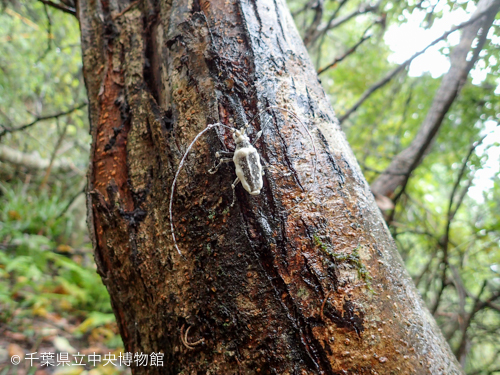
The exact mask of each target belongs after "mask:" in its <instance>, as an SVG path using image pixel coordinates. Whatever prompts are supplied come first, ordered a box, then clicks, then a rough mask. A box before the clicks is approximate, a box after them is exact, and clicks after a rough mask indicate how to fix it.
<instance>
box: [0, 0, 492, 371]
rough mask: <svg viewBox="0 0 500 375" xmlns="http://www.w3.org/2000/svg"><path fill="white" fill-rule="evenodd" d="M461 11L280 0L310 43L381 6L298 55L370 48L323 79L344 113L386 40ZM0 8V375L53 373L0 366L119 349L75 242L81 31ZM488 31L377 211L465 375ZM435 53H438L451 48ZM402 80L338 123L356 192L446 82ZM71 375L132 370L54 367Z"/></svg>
mask: <svg viewBox="0 0 500 375" xmlns="http://www.w3.org/2000/svg"><path fill="white" fill-rule="evenodd" d="M438 3H441V4H440V5H439V6H436V4H438ZM469 3H476V2H475V1H472V2H471V1H469V2H467V1H451V0H449V1H444V0H441V1H437V0H433V1H416V0H404V1H388V0H387V1H379V2H377V3H371V2H363V1H359V0H324V1H322V0H290V1H289V7H290V9H291V11H292V13H293V14H294V17H295V21H296V24H297V26H298V28H299V30H301V31H302V33H303V36H304V38H305V39H307V38H308V33H309V32H310V31H311V30H313V28H312V26H314V25H316V26H317V25H320V26H321V25H323V26H324V25H325V24H326V23H327V22H328V20H329V19H330V18H332V17H333V16H335V19H338V18H339V17H342V16H344V15H347V14H349V13H350V12H353V11H356V10H357V9H360V6H362V5H377V7H374V9H373V10H372V11H369V12H366V13H364V14H359V15H357V16H356V17H353V18H352V19H350V20H349V21H347V22H344V23H342V24H341V25H340V26H337V27H335V28H332V29H331V30H327V31H326V32H325V33H324V34H323V35H321V36H320V37H319V38H316V40H315V41H314V42H310V43H309V44H308V49H309V51H310V54H311V58H312V60H313V61H314V63H315V64H316V67H317V68H318V70H321V69H322V68H323V67H326V66H328V65H329V64H330V63H331V62H333V61H334V60H335V59H336V58H339V57H341V56H343V55H344V54H345V52H346V51H349V49H351V48H352V47H353V46H354V45H356V44H357V43H358V42H359V41H360V40H361V38H363V36H365V37H367V36H369V38H366V40H364V41H363V42H362V43H360V45H359V46H358V47H357V49H356V50H355V51H354V52H353V53H351V54H349V55H348V56H346V57H345V58H344V59H343V60H342V61H340V62H338V63H337V64H335V65H333V66H332V67H330V68H329V69H326V70H324V71H323V72H322V73H321V74H320V78H321V80H322V83H323V86H324V88H325V91H326V92H327V94H328V95H329V96H330V98H331V102H332V105H333V107H334V109H335V110H336V112H337V113H338V114H339V115H340V116H342V114H343V113H345V111H346V110H347V109H349V108H350V107H351V106H352V105H353V104H354V103H355V102H356V101H357V99H358V98H359V97H360V96H361V95H362V94H363V92H364V91H365V90H366V89H367V88H369V87H370V86H371V85H373V84H374V83H375V82H377V81H378V80H379V79H380V78H381V77H383V76H384V75H385V74H386V73H387V72H389V71H390V70H391V69H393V68H395V67H396V66H397V65H396V64H395V63H394V62H391V61H392V59H391V55H392V53H393V52H392V51H391V50H390V48H389V46H388V44H387V42H386V39H385V35H386V33H387V32H388V30H390V29H391V28H393V27H398V26H401V25H404V24H405V23H407V22H409V20H410V19H415V17H421V24H420V27H421V29H422V31H423V30H424V29H426V28H429V27H431V26H432V25H433V23H434V22H436V20H439V19H440V18H441V17H443V15H446V14H447V13H450V12H456V11H457V10H458V9H459V8H461V9H465V10H467V12H471V8H470V4H469ZM320 6H321V10H322V11H321V14H319V12H318V9H319V7H320ZM439 9H441V10H439ZM1 10H2V11H1V13H0V125H1V128H0V375H4V374H7V373H19V374H26V373H33V372H34V371H38V373H43V372H44V371H45V372H47V371H49V372H50V371H54V369H48V370H47V369H46V370H40V369H38V370H37V369H36V368H29V367H27V366H18V367H13V366H12V365H10V360H9V357H10V356H11V355H14V354H21V353H22V354H23V353H27V352H35V351H38V352H41V351H52V352H56V351H59V352H64V351H66V352H70V353H71V352H76V351H78V352H80V353H92V352H96V353H110V352H111V353H119V352H120V351H123V348H122V343H121V339H120V337H119V335H118V330H117V327H116V323H115V320H114V316H113V314H112V311H111V307H110V302H109V296H108V294H107V291H106V289H105V288H104V286H103V285H102V283H101V280H100V277H99V276H98V275H97V274H96V272H95V266H94V263H93V257H92V251H91V244H90V243H89V238H88V235H87V232H86V231H87V229H86V224H85V215H86V214H85V198H84V195H83V187H84V185H85V172H86V166H87V163H88V158H89V155H88V152H89V144H90V136H89V133H88V118H87V116H88V115H87V108H86V106H85V103H86V92H85V85H84V82H83V77H82V61H81V49H80V40H79V29H78V23H77V20H76V19H75V18H74V17H73V16H71V15H70V14H67V13H64V12H61V11H60V10H57V9H54V8H51V7H48V6H46V5H44V4H43V3H42V2H39V1H9V2H4V3H2V5H1ZM318 20H319V21H318ZM499 26H500V22H499V21H498V19H497V21H495V24H494V26H493V27H492V29H490V32H489V34H488V40H487V43H486V45H485V46H484V48H483V50H482V52H481V55H480V59H479V61H478V62H477V63H476V67H475V71H476V72H481V73H482V75H480V76H481V77H482V78H481V79H474V80H472V78H470V77H469V79H468V80H467V82H466V84H465V86H464V88H463V90H462V92H461V94H460V96H459V97H458V98H457V100H456V101H455V103H454V104H453V106H452V108H451V109H450V111H449V112H448V113H447V115H446V117H445V120H444V123H443V126H442V127H441V130H440V132H439V135H438V137H437V139H436V141H435V143H434V145H433V147H432V150H431V152H430V154H429V155H428V156H427V157H426V158H425V159H424V162H423V163H422V164H421V165H420V166H419V167H418V168H417V169H416V170H415V172H414V173H413V174H412V176H411V178H410V180H409V183H408V185H407V187H406V189H405V190H404V192H403V193H402V194H401V196H400V198H399V199H398V201H397V203H396V206H395V208H394V210H393V211H389V212H386V215H387V217H388V220H389V223H390V229H391V231H392V233H393V235H394V237H395V239H396V242H397V244H398V246H399V249H400V252H401V254H402V256H403V258H404V260H405V262H406V265H407V268H408V270H409V272H410V274H411V275H412V277H413V278H414V280H415V282H416V284H417V286H418V288H419V290H420V292H421V294H422V296H423V298H424V300H425V301H426V303H427V304H428V306H429V308H430V310H431V311H432V313H433V314H434V316H435V317H436V319H437V321H438V324H439V325H440V327H441V329H442V330H443V333H444V335H445V337H446V339H447V340H448V341H449V343H450V345H451V347H452V349H453V350H454V351H455V352H458V350H459V347H460V346H461V344H462V345H463V344H465V345H466V354H467V355H466V356H465V358H462V363H463V365H464V366H465V368H466V371H467V373H468V374H495V373H496V374H500V365H499V363H500V359H499V354H500V301H499V299H498V294H499V290H500V277H499V273H500V251H499V239H500V221H499V217H500V176H499V172H498V168H497V169H496V170H495V168H493V169H491V168H489V167H488V166H491V165H492V164H493V165H498V163H499V160H498V149H499V147H500V145H499V142H500V139H499V138H500V137H499V134H500V133H499V132H498V131H496V132H495V129H497V126H498V120H499V118H500V115H499V114H500V100H499V98H500V97H499V91H500V90H499V89H498V83H499V80H498V78H499V77H498V74H499V68H498V61H499V59H500V57H499V54H500V48H499V44H500V38H499ZM366 30H368V31H366ZM309 37H310V35H309ZM440 46H441V48H440V53H441V54H442V55H444V56H448V55H449V53H450V49H451V48H450V47H452V45H451V44H450V42H444V43H443V44H441V45H440ZM408 72H409V69H408V68H405V69H403V70H402V71H401V73H399V74H397V75H396V76H395V77H394V78H393V79H392V80H391V81H390V82H389V83H388V84H387V85H386V86H384V87H383V88H381V89H379V90H377V91H375V92H374V94H373V95H372V96H371V97H370V98H369V99H368V100H367V101H366V102H365V103H364V104H363V105H362V106H361V107H360V108H358V110H357V111H355V112H354V113H353V114H352V115H351V116H350V117H349V118H348V119H346V120H344V121H343V123H342V127H343V129H344V131H345V132H346V134H347V137H348V140H349V143H350V145H351V147H352V148H353V150H354V152H355V154H356V156H357V158H358V160H359V162H360V165H361V167H362V169H363V170H364V172H365V176H366V178H367V180H368V182H371V181H373V180H374V179H375V178H376V177H377V176H378V175H379V174H380V172H381V171H383V170H384V168H386V167H387V166H388V165H389V163H390V161H391V160H392V158H393V157H394V156H395V155H396V154H397V153H398V152H400V151H401V150H402V149H404V148H405V147H406V146H408V145H409V143H410V142H411V140H412V139H413V137H414V136H415V134H416V132H417V130H418V128H419V126H420V125H421V123H422V120H423V118H424V117H425V115H426V113H427V111H428V109H429V107H430V104H431V101H432V98H433V96H434V93H435V91H436V89H437V88H438V86H439V84H440V81H441V78H442V77H433V76H432V75H431V74H430V73H422V74H419V75H418V76H415V75H409V74H408ZM45 117H48V118H47V119H45V120H43V118H45ZM23 126H25V129H23V130H19V131H16V129H18V128H20V127H23ZM2 130H5V131H4V132H3V133H2ZM488 134H489V135H488ZM485 135H488V136H487V137H486V138H484V139H482V138H483V137H484V136H485ZM480 141H481V143H480V144H476V142H480ZM474 147H475V148H474ZM471 148H474V149H473V150H472V152H471ZM12 151H16V152H18V153H22V155H28V156H31V157H32V158H33V159H35V160H36V161H38V162H39V163H38V164H39V165H38V167H33V166H32V167H30V168H27V167H26V165H23V163H13V162H12V160H11V161H10V162H9V161H7V159H6V158H5V157H4V156H2V155H5V152H12ZM2 153H3V154H2ZM469 153H470V156H469V157H468V154H469ZM492 158H493V159H492ZM488 159H489V160H488ZM44 163H45V164H44ZM35 164H36V163H35ZM461 170H463V173H462V176H461V178H460V179H459V177H460V171H461ZM454 187H455V191H456V193H455V195H452V192H453V191H454ZM470 192H474V193H473V194H472V193H470ZM451 198H453V199H452V202H453V204H452V211H453V210H455V208H458V209H457V210H456V214H455V215H454V217H453V219H452V220H450V219H449V214H448V212H449V206H450V199H451ZM447 227H449V230H448V232H447ZM447 233H448V237H449V238H448V240H447V241H446V239H445V235H446V234H447ZM445 255H446V261H447V263H446V266H445V265H444V264H445V263H443V259H444V258H443V257H444V256H445ZM82 371H84V372H93V373H94V374H99V373H107V374H111V373H114V372H116V373H122V372H126V371H128V369H126V368H120V367H112V366H108V367H104V366H100V367H97V368H93V369H91V370H85V369H80V368H75V366H72V367H71V369H68V368H66V369H64V368H58V369H55V372H57V373H60V372H65V373H68V372H75V373H81V372H82Z"/></svg>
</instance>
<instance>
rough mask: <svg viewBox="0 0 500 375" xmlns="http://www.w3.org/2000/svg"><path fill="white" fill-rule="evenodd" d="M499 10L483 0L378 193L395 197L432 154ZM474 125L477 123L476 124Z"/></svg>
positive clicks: (496, 0) (378, 183) (493, 0)
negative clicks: (471, 55)
mask: <svg viewBox="0 0 500 375" xmlns="http://www.w3.org/2000/svg"><path fill="white" fill-rule="evenodd" d="M499 9H500V0H480V1H479V3H478V5H477V9H476V11H475V12H474V13H473V14H472V16H471V19H474V18H477V17H478V16H479V15H481V13H483V16H482V17H480V18H479V19H477V21H475V22H473V23H471V24H470V25H468V26H466V27H464V30H463V32H462V36H461V38H460V43H459V44H458V45H457V46H456V47H455V48H454V49H453V52H452V53H451V56H450V63H451V67H450V70H449V71H448V72H447V73H446V74H445V75H444V77H443V80H442V81H441V85H440V86H439V89H438V90H437V92H436V95H435V96H434V100H433V102H432V105H431V108H430V109H429V112H427V116H426V117H425V120H424V122H423V123H422V126H421V127H420V129H419V130H418V133H417V135H416V136H415V139H414V140H413V141H412V142H411V144H410V145H409V146H408V147H407V148H406V149H404V150H403V151H401V152H400V153H399V154H398V155H396V156H395V157H394V158H393V159H392V161H391V164H390V165H389V166H388V167H387V168H386V169H385V170H384V172H383V173H382V174H381V175H380V176H379V177H378V178H377V179H376V180H375V181H373V183H372V185H371V189H372V192H373V194H375V196H377V197H378V196H382V197H383V196H385V197H391V198H392V197H393V195H394V192H395V191H396V189H398V188H399V187H404V186H405V185H406V183H407V181H408V179H409V177H410V175H411V173H412V172H413V171H414V170H415V168H417V167H418V165H420V163H421V162H422V160H423V158H424V156H425V154H426V153H429V151H430V148H431V146H432V143H433V141H434V139H435V138H436V136H437V134H438V131H439V128H440V127H441V124H442V123H443V120H444V117H445V116H446V114H447V113H448V110H449V109H450V107H451V105H452V104H453V102H454V101H455V99H456V97H457V96H458V94H459V93H460V91H461V90H462V87H463V85H464V84H465V82H466V80H467V76H468V75H469V72H470V70H471V69H472V67H473V66H474V64H475V62H476V60H477V58H478V57H479V52H480V51H481V49H482V48H483V45H484V43H485V41H486V35H487V34H488V30H489V29H490V27H491V25H492V24H493V21H494V20H495V15H496V14H497V12H498V10H499ZM485 11H487V12H486V13H485ZM479 30H482V31H481V35H480V36H479V41H478V43H477V45H476V48H475V50H474V55H473V57H472V58H469V59H468V56H469V52H470V50H471V46H472V43H473V42H474V40H475V39H476V37H477V36H478V32H479ZM470 125H471V126H473V124H470Z"/></svg>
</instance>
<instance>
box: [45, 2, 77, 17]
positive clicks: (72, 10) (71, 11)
mask: <svg viewBox="0 0 500 375" xmlns="http://www.w3.org/2000/svg"><path fill="white" fill-rule="evenodd" d="M38 1H40V2H41V3H43V4H45V5H48V6H50V7H52V8H56V9H59V10H62V11H63V12H64V13H68V14H71V15H72V16H75V17H76V9H75V8H72V7H68V6H66V5H63V4H59V3H55V2H53V1H50V0H38Z"/></svg>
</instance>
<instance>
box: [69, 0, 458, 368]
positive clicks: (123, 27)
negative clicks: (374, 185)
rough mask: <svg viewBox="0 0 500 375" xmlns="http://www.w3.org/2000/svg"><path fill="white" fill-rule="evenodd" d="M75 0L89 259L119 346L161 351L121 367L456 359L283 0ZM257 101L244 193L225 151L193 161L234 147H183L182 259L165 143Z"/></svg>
mask: <svg viewBox="0 0 500 375" xmlns="http://www.w3.org/2000/svg"><path fill="white" fill-rule="evenodd" d="M77 12H78V17H79V19H80V24H81V31H82V45H83V59H84V74H85V81H86V85H87V89H88V95H89V105H90V122H91V133H92V139H93V142H92V150H91V163H90V170H89V183H88V209H89V216H88V220H89V227H90V231H91V236H92V238H93V242H94V248H95V259H96V262H97V266H98V272H99V273H100V275H101V276H102V279H103V282H104V283H105V285H106V286H107V288H108V290H109V293H110V295H111V301H112V305H113V309H114V311H115V314H116V317H117V321H118V325H119V327H120V332H121V336H122V338H123V341H124V344H125V347H126V349H127V350H128V351H130V352H132V353H135V352H143V353H152V352H163V353H165V357H164V367H136V368H134V370H133V371H134V373H135V374H139V373H165V374H178V373H183V374H256V373H261V374H375V373H379V374H392V373H394V374H438V373H446V374H458V373H461V371H462V370H461V369H460V366H459V365H458V364H457V362H456V360H455V358H454V357H453V355H452V354H451V352H450V349H449V347H448V345H447V344H446V342H445V341H444V339H443V337H442V335H441V333H440V331H439V329H438V327H437V326H436V324H435V322H434V320H433V318H432V317H431V316H430V315H429V313H428V311H427V309H426V308H425V307H424V304H423V302H422V300H421V299H420V297H419V296H418V293H417V291H416V290H415V287H414V286H413V284H412V281H411V279H410V278H409V276H408V274H407V273H406V271H405V269H404V267H403V265H402V261H401V258H400V256H399V254H398V252H397V250H396V247H395V245H394V242H393V241H392V239H391V238H390V235H389V233H388V230H387V228H386V226H385V224H384V221H383V219H382V217H381V216H380V213H379V211H378V208H377V207H376V205H375V202H374V200H373V197H372V195H371V193H370V190H369V187H368V186H367V184H366V181H365V179H364V178H363V176H362V174H361V172H360V169H359V167H358V166H357V164H356V161H355V159H354V156H353V155H352V152H351V151H350V149H349V146H348V144H347V142H346V140H345V137H344V135H343V134H342V132H341V130H340V128H339V126H338V124H337V123H336V119H335V116H334V113H333V111H332V109H331V106H330V104H329V102H328V99H327V97H326V96H325V94H324V92H323V90H322V88H321V86H320V84H319V82H318V79H317V76H316V73H315V71H314V68H313V66H312V64H311V62H310V60H309V58H308V56H307V52H306V50H305V49H304V47H303V44H302V42H301V40H300V38H299V35H298V33H297V31H296V29H295V26H294V24H293V21H292V19H291V16H290V14H289V12H288V10H287V9H286V6H285V4H284V2H282V1H274V2H272V1H261V0H259V1H254V2H247V1H245V0H236V1H234V2H231V1H220V0H215V1H212V2H204V1H201V2H196V1H194V2H188V1H182V0H180V1H174V2H172V3H171V4H169V3H167V2H161V3H159V2H156V1H154V0H150V1H147V0H145V1H142V2H139V1H137V2H133V3H129V4H128V5H127V4H125V3H122V2H107V1H104V0H100V1H99V0H96V1H80V2H79V4H78V10H77ZM270 106H280V107H287V108H289V109H293V110H294V111H295V112H296V113H297V115H298V117H299V118H300V119H302V121H303V122H304V124H305V126H307V127H308V129H309V132H310V134H308V133H307V132H306V131H305V129H304V128H303V127H302V126H301V125H300V123H299V122H298V121H297V120H296V119H294V118H293V116H290V115H289V114H287V113H286V112H283V111H281V112H280V111H276V110H274V111H272V112H271V111H270V112H271V114H272V116H271V114H270V113H268V112H264V113H260V114H259V111H261V110H262V109H265V108H268V107H270ZM256 115H258V116H257V121H255V122H254V123H252V124H251V126H250V127H249V130H248V132H249V134H250V135H251V136H252V137H253V136H254V135H255V133H256V132H257V131H258V130H259V129H260V128H262V129H263V136H262V138H261V140H260V141H259V142H258V143H257V145H256V148H257V149H258V150H259V153H260V154H261V155H262V158H263V159H264V160H266V163H267V164H269V168H268V169H267V171H266V173H265V176H264V187H263V189H262V192H261V194H260V195H255V196H251V195H249V194H248V193H247V192H246V191H245V190H244V189H243V188H242V187H241V186H238V187H237V188H236V198H237V199H236V204H235V205H234V207H230V203H231V201H232V189H231V183H232V182H233V180H234V178H235V172H234V166H233V165H232V164H228V165H225V166H223V167H222V168H221V169H220V170H219V171H218V172H217V173H216V174H213V175H210V174H208V173H207V171H208V169H209V168H210V167H211V166H212V165H213V163H214V162H215V161H216V160H215V152H216V151H219V150H221V149H222V150H229V149H231V147H232V146H234V144H233V141H232V139H231V132H230V131H228V130H227V129H222V128H216V129H214V130H209V131H208V132H207V133H206V134H205V135H204V136H202V137H201V138H200V139H199V141H198V142H197V143H196V144H195V146H194V147H193V150H192V153H191V154H190V156H189V157H188V158H187V159H186V163H185V167H184V168H183V170H182V171H181V173H180V175H179V180H178V184H177V188H176V191H175V194H174V199H173V208H174V210H173V214H174V215H173V216H174V224H175V228H176V233H177V237H178V239H179V240H178V242H179V247H180V250H181V252H182V254H183V256H184V257H185V259H184V258H183V257H181V256H179V254H178V253H177V251H176V250H175V247H174V244H173V242H172V237H171V234H170V222H169V210H168V207H169V196H170V191H171V190H170V187H171V184H172V180H173V177H174V174H175V173H176V171H177V168H178V167H179V163H180V159H181V157H182V155H183V153H184V151H185V150H186V148H187V146H188V145H189V144H190V142H191V141H192V140H193V139H194V137H195V136H196V135H197V134H198V133H199V132H200V131H201V130H203V129H205V128H206V126H207V125H208V124H212V123H216V122H221V123H223V124H226V125H227V126H230V127H233V126H238V127H241V126H242V124H243V123H244V122H245V121H248V120H249V119H251V118H253V117H254V116H256ZM266 119H271V120H272V121H271V123H270V124H268V125H266V126H264V124H265V120H266ZM311 137H312V138H313V139H314V143H312V142H311V139H310V138H311ZM314 148H315V149H316V152H314ZM315 160H317V172H316V173H315V176H314V172H313V171H314V167H313V165H314V161H315ZM313 177H315V178H314V181H313V182H311V180H312V179H313ZM304 197H305V200H303V201H302V202H300V200H301V199H302V198H304ZM297 202H300V203H298V204H297Z"/></svg>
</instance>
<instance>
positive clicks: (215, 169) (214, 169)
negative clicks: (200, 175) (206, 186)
mask: <svg viewBox="0 0 500 375" xmlns="http://www.w3.org/2000/svg"><path fill="white" fill-rule="evenodd" d="M230 161H233V159H232V158H220V160H219V164H217V165H215V166H214V167H213V168H211V169H209V170H208V173H210V174H214V173H215V172H217V171H218V170H219V168H220V166H221V165H222V163H229V162H230Z"/></svg>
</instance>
